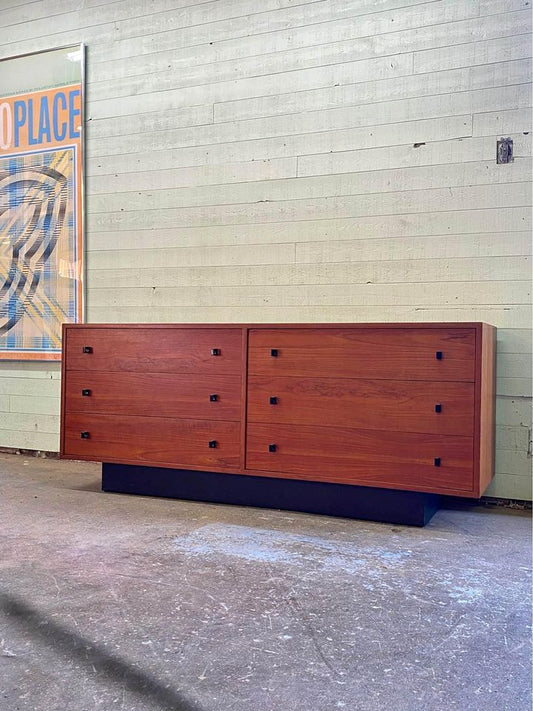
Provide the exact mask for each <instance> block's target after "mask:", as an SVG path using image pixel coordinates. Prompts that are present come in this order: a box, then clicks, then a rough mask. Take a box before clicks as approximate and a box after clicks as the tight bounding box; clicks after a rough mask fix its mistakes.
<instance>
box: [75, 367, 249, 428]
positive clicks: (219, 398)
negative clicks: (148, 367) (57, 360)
mask: <svg viewBox="0 0 533 711" xmlns="http://www.w3.org/2000/svg"><path fill="white" fill-rule="evenodd" d="M86 389H89V390H90V395H89V396H83V395H82V391H83V390H86ZM211 396H215V397H216V400H211V399H210V398H211ZM66 407H67V411H68V412H85V413H104V414H115V415H143V416H146V417H176V418H182V419H203V420H233V421H240V419H241V377H240V376H239V375H219V374H214V375H204V374H194V376H192V375H191V374H188V373H186V374H181V373H180V374H174V373H134V372H124V373H120V374H118V373H103V372H100V371H91V370H89V371H87V372H81V371H69V372H68V375H67V378H66Z"/></svg>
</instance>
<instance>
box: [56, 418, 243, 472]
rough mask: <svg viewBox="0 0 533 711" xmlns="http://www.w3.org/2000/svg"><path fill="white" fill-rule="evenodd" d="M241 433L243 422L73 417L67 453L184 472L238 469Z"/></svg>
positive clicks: (67, 433) (68, 423) (69, 421)
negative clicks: (198, 469)
mask: <svg viewBox="0 0 533 711" xmlns="http://www.w3.org/2000/svg"><path fill="white" fill-rule="evenodd" d="M240 431H241V425H240V423H238V422H219V421H218V422H217V421H209V420H176V419H171V418H166V417H137V416H131V417H120V416H116V415H96V414H95V415H86V414H81V413H79V414H78V413H70V414H67V417H66V422H65V432H64V455H65V456H67V457H81V458H83V459H92V460H96V461H106V462H107V461H110V462H111V461H120V462H127V463H132V464H146V463H151V464H153V465H161V466H175V467H182V468H187V467H189V466H201V467H216V468H221V467H233V468H235V467H238V466H239V453H240ZM82 435H84V436H85V437H82ZM210 443H211V444H212V443H214V446H210Z"/></svg>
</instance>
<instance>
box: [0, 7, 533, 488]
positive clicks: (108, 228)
mask: <svg viewBox="0 0 533 711" xmlns="http://www.w3.org/2000/svg"><path fill="white" fill-rule="evenodd" d="M0 26H1V27H2V33H1V35H0V57H8V56H12V55H16V54H20V53H24V52H31V51H35V50H39V49H48V48H52V47H56V46H61V45H65V44H70V43H77V42H81V41H83V42H86V43H87V45H88V49H87V79H88V82H87V93H86V119H87V122H86V174H87V275H86V285H87V320H88V321H91V322H105V321H112V322H133V321H150V322H156V321H175V322H180V321H186V322H194V321H199V322H202V321H204V322H207V321H211V322H225V321H257V322H267V321H270V322H272V321H311V322H314V321H355V322H357V321H407V322H416V321H473V320H483V321H487V322H488V323H492V324H494V325H496V326H497V327H498V329H499V331H498V386H497V390H498V401H497V425H498V429H497V462H496V468H497V476H496V478H495V480H494V482H493V484H492V485H491V487H490V489H489V491H488V494H490V495H492V496H499V497H504V498H519V499H530V498H531V350H532V349H531V262H530V254H531V232H530V230H531V163H530V158H529V156H530V155H531V133H530V131H531V108H530V107H531V85H530V77H531V60H530V57H531V35H530V31H531V1H530V0H430V1H426V2H424V1H423V0H350V1H347V0H262V1H261V2H260V3H257V2H255V0H211V1H210V2H204V1H202V0H196V1H194V0H151V1H150V2H147V1H146V0H121V1H118V2H110V1H109V0H106V2H104V1H103V0H38V1H37V2H35V1H34V2H28V3H24V2H21V1H20V0H0ZM501 136H510V137H512V138H513V139H514V146H515V156H516V158H515V161H514V163H512V164H510V165H497V164H496V161H495V153H496V140H497V138H499V137H501ZM59 389H60V372H59V366H58V365H56V364H53V365H50V364H23V363H19V362H0V447H2V446H3V447H14V448H29V449H38V450H48V451H55V450H57V449H58V429H59Z"/></svg>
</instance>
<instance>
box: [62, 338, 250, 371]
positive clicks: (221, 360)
mask: <svg viewBox="0 0 533 711" xmlns="http://www.w3.org/2000/svg"><path fill="white" fill-rule="evenodd" d="M66 331H67V350H66V368H67V370H83V371H85V370H103V371H116V372H124V371H134V372H140V373H144V372H150V373H213V374H214V373H226V374H235V375H238V374H240V373H241V370H242V360H241V352H242V351H241V339H242V331H241V330H240V329H239V328H235V329H223V328H220V329H207V328H198V329H183V328H172V327H168V328H160V329H152V328H150V326H146V327H144V328H121V329H116V330H110V329H106V328H98V327H94V326H92V327H86V328H72V329H66ZM85 346H88V347H89V348H91V349H92V352H91V353H84V352H83V348H84V347H85ZM213 349H218V350H219V355H216V356H215V355H212V353H211V351H212V350H213Z"/></svg>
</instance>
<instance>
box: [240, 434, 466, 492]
mask: <svg viewBox="0 0 533 711" xmlns="http://www.w3.org/2000/svg"><path fill="white" fill-rule="evenodd" d="M272 444H274V445H275V446H276V451H274V452H270V451H269V445H272ZM472 446H473V440H472V438H471V437H458V436H454V437H452V436H443V435H428V434H417V433H406V432H391V431H387V430H383V431H378V430H363V429H348V428H329V427H309V426H297V425H269V424H260V423H254V424H250V425H248V435H247V458H246V466H247V469H249V470H258V471H260V470H262V469H264V470H269V471H276V470H277V471H282V472H287V473H291V472H295V473H298V474H299V475H300V477H301V478H309V479H314V480H319V481H331V482H339V483H348V484H349V483H351V484H362V485H368V486H379V485H387V486H390V487H397V488H399V489H402V488H404V485H405V484H406V483H408V484H409V488H413V487H419V488H420V490H421V491H427V490H428V489H429V490H433V491H443V490H446V489H454V490H457V489H461V490H463V491H464V492H465V493H466V492H470V493H471V492H472V485H473V459H472ZM437 457H439V458H440V460H441V465H440V466H439V467H437V466H435V464H434V460H435V458H437Z"/></svg>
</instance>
